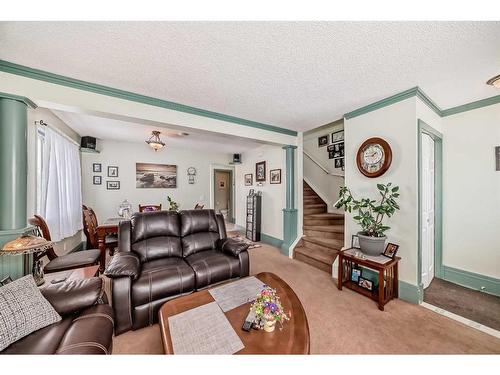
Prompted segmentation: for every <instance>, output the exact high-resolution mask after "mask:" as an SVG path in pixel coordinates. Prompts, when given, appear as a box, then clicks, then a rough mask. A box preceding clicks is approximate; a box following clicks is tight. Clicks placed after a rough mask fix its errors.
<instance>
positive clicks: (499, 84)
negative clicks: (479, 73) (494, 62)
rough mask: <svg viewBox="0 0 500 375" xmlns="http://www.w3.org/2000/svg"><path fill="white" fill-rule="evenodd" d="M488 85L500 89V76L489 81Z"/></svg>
mask: <svg viewBox="0 0 500 375" xmlns="http://www.w3.org/2000/svg"><path fill="white" fill-rule="evenodd" d="M486 84H487V85H491V86H494V87H496V88H497V89H500V74H499V75H497V76H495V77H493V78H490V79H489V80H488V82H486Z"/></svg>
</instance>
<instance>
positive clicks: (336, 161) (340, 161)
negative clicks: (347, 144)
mask: <svg viewBox="0 0 500 375" xmlns="http://www.w3.org/2000/svg"><path fill="white" fill-rule="evenodd" d="M333 162H334V167H335V168H344V158H338V159H334V160H333Z"/></svg>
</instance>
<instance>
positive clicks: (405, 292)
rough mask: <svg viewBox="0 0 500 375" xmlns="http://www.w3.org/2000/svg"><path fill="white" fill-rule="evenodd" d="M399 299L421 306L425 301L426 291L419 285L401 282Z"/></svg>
mask: <svg viewBox="0 0 500 375" xmlns="http://www.w3.org/2000/svg"><path fill="white" fill-rule="evenodd" d="M398 285H399V299H402V300H403V301H406V302H410V303H414V304H416V305H419V304H421V303H422V301H423V300H424V290H423V288H422V287H421V286H420V287H419V286H417V285H413V284H410V283H407V282H405V281H401V280H399V284H398Z"/></svg>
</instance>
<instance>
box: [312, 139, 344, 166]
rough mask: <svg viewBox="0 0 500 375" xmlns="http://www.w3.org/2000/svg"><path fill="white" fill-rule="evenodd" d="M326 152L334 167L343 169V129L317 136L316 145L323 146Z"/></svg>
mask: <svg viewBox="0 0 500 375" xmlns="http://www.w3.org/2000/svg"><path fill="white" fill-rule="evenodd" d="M325 146H326V149H327V152H328V159H332V160H333V166H334V168H341V169H342V170H344V165H345V163H344V160H345V151H344V130H338V131H335V132H333V133H331V135H330V134H325V135H322V136H320V137H318V147H325Z"/></svg>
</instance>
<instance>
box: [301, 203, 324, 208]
mask: <svg viewBox="0 0 500 375" xmlns="http://www.w3.org/2000/svg"><path fill="white" fill-rule="evenodd" d="M304 207H307V208H323V207H326V203H304Z"/></svg>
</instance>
